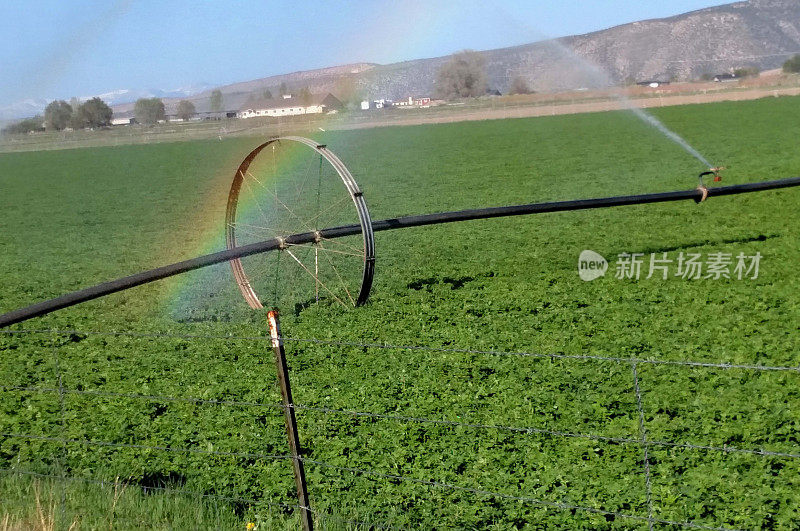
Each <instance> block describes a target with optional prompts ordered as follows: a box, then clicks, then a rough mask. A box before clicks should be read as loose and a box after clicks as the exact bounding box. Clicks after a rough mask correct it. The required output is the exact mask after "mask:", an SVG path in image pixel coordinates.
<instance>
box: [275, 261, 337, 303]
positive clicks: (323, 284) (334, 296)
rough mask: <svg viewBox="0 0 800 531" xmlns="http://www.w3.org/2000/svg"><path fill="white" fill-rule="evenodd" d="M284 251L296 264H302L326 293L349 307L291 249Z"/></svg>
mask: <svg viewBox="0 0 800 531" xmlns="http://www.w3.org/2000/svg"><path fill="white" fill-rule="evenodd" d="M284 250H285V251H286V252H287V253H289V256H291V257H292V258H294V260H295V262H297V263H298V264H300V267H302V268H303V269H304V270H305V272H306V273H308V274H309V275H311V276H312V277H313V278H314V280H316V281H317V282H319V285H320V286H322V287H323V288H324V289H325V291H327V292H328V293H330V294H331V297H333V298H334V299H336V300H337V301H339V303H340V304H342V305H343V306H347V305H346V304H345V303H344V302H342V299H340V298H339V297H337V296H336V294H335V293H334V292H332V291H331V290H330V288H328V286H326V285H325V283H324V282H322V281H321V280H320V279H319V277H317V276H316V275H314V273H312V272H311V270H310V269H308V268H307V267H306V265H305V264H304V263H303V262H301V261H300V259H299V258H297V257H296V256H295V255H294V253H293V252H292V251H290V250H289V249H284Z"/></svg>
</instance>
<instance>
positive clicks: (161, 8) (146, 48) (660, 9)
mask: <svg viewBox="0 0 800 531" xmlns="http://www.w3.org/2000/svg"><path fill="white" fill-rule="evenodd" d="M721 3H724V2H720V1H703V0H672V1H670V2H651V1H644V2H643V1H641V0H584V1H573V0H562V1H558V2H553V1H531V0H528V1H525V0H509V1H497V2H485V1H480V2H479V1H473V0H463V1H459V2H439V1H436V0H427V1H424V2H423V1H420V0H407V1H402V2H388V1H378V0H375V1H350V2H346V1H341V2H335V1H328V2H325V1H294V2H288V1H255V0H251V1H247V0H240V1H236V0H231V1H219V2H212V1H205V2H204V1H202V0H194V1H186V0H171V1H163V0H158V1H152V0H138V1H137V0H116V1H91V0H83V1H82V0H76V1H74V2H64V1H63V0H39V1H37V0H31V1H26V2H23V1H15V0H12V1H9V2H3V3H2V5H0V72H2V82H0V107H2V106H4V105H8V104H11V103H13V102H16V101H19V100H22V99H25V98H46V99H53V98H65V99H68V98H69V97H71V96H79V97H84V96H91V95H95V94H102V93H104V92H109V91H112V90H115V89H123V88H129V89H139V90H143V89H151V88H158V89H165V90H172V89H177V88H181V87H186V86H194V85H198V84H201V83H207V84H213V85H220V84H225V83H231V82H236V81H245V80H248V79H255V78H259V77H266V76H269V75H273V74H280V73H286V72H293V71H296V70H307V69H313V68H319V67H324V66H333V65H337V64H345V63H353V62H360V61H366V62H376V63H391V62H396V61H402V60H407V59H415V58H420V57H434V56H439V55H446V54H449V53H452V52H454V51H457V50H460V49H463V48H472V49H477V50H482V49H491V48H498V47H504V46H513V45H516V44H523V43H527V42H532V41H536V40H540V39H542V38H546V37H558V36H563V35H569V34H574V33H585V32H589V31H594V30H599V29H603V28H606V27H610V26H614V25H617V24H623V23H626V22H632V21H635V20H640V19H644V18H655V17H664V16H670V15H675V14H678V13H682V12H685V11H691V10H694V9H700V8H703V7H708V6H712V5H719V4H721Z"/></svg>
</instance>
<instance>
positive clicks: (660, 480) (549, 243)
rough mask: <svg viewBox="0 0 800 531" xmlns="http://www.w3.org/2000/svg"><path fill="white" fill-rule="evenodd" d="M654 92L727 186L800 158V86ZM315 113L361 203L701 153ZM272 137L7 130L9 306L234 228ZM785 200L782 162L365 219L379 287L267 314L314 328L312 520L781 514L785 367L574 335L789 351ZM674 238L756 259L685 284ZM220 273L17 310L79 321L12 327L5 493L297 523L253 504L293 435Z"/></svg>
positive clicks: (603, 124)
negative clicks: (244, 190) (62, 305)
mask: <svg viewBox="0 0 800 531" xmlns="http://www.w3.org/2000/svg"><path fill="white" fill-rule="evenodd" d="M653 112H654V114H656V115H657V116H658V117H659V118H660V119H661V120H662V121H663V122H664V123H665V124H666V125H667V126H668V127H670V128H671V129H673V130H675V131H676V132H678V133H679V134H680V135H681V136H683V137H684V138H686V139H687V140H688V141H689V142H690V143H691V144H692V145H693V146H694V147H695V148H697V149H698V150H699V151H700V152H702V153H703V154H705V155H706V156H707V157H708V158H710V159H711V160H712V162H714V163H715V164H721V165H727V166H729V169H728V170H726V171H725V172H724V181H723V182H722V183H720V184H723V185H724V184H735V183H743V182H750V181H758V180H767V179H773V178H781V177H790V176H796V175H798V174H800V152H798V149H797V138H798V125H797V124H798V123H800V99H798V98H771V99H765V100H758V101H752V102H744V103H718V104H711V105H695V106H685V107H672V108H663V109H658V110H657V111H653ZM313 137H314V138H315V139H317V140H319V141H320V142H323V143H325V144H327V145H328V147H329V148H330V149H331V150H332V151H333V152H335V153H336V154H337V155H338V156H339V157H340V158H341V159H342V160H343V161H344V162H345V163H346V164H347V165H348V167H349V168H350V169H351V171H352V173H353V174H354V176H355V178H356V179H357V181H358V182H359V184H360V185H361V187H362V189H363V190H364V193H365V197H366V199H367V201H368V204H369V206H370V210H371V213H372V217H373V219H382V218H385V217H394V216H401V215H407V214H419V213H428V212H435V211H444V210H455V209H462V208H471V207H482V206H495V205H509V204H519V203H528V202H537V201H549V200H561V199H574V198H588V197H598V196H610V195H623V194H635V193H645V192H657V191H668V190H677V189H690V188H693V187H695V186H696V184H697V181H696V175H697V173H699V172H700V171H702V170H703V169H704V168H703V167H702V165H700V164H699V163H698V162H697V161H696V160H695V159H693V158H691V157H690V156H688V155H687V154H686V153H685V152H684V151H683V150H682V149H681V148H680V147H678V146H677V145H675V144H674V143H672V142H671V141H669V140H667V139H666V138H664V137H663V136H662V135H661V134H660V133H658V132H657V131H655V130H653V129H651V128H649V127H648V126H646V125H644V124H643V123H641V122H640V121H638V120H637V119H636V118H635V117H634V116H632V115H630V114H629V113H624V112H611V113H597V114H585V115H572V116H559V117H546V118H534V119H519V120H497V121H483V122H465V123H457V124H440V125H424V126H415V127H394V128H376V129H370V130H362V131H346V132H343V131H337V132H321V131H317V132H316V133H314V134H313ZM259 140H260V139H258V138H244V139H229V140H219V139H216V138H215V139H213V140H207V141H195V142H185V143H173V144H154V145H137V146H118V147H107V148H92V149H74V150H63V151H47V152H32V153H14V154H2V155H0V190H1V192H0V213H1V214H0V229H1V230H0V250H1V252H0V279H2V282H0V311H3V312H5V311H9V310H12V309H15V308H17V307H20V306H23V305H26V304H29V303H32V302H35V301H38V300H41V299H45V298H48V297H53V296H56V295H59V294H62V293H65V292H68V291H72V290H75V289H79V288H81V287H85V286H88V285H92V284H95V283H98V282H101V281H105V280H110V279H113V278H117V277H120V276H123V275H127V274H131V273H135V272H138V271H141V270H144V269H148V268H151V267H156V266H159V265H163V264H166V263H170V262H172V261H176V260H179V259H184V258H191V257H193V256H196V255H197V254H200V253H202V252H210V251H213V250H219V249H221V248H222V247H223V242H224V240H223V239H222V230H223V220H224V212H225V201H226V197H227V192H228V188H229V186H230V179H231V177H232V176H233V172H234V170H235V168H236V166H237V165H238V162H239V161H240V160H241V159H242V158H243V156H244V155H245V154H246V153H247V152H248V151H249V150H250V149H252V148H253V147H254V146H255V145H257V143H258V142H259ZM799 199H800V190H796V189H789V190H782V191H775V192H765V193H758V194H748V195H741V196H734V197H726V198H712V199H711V200H709V201H707V202H705V203H703V204H699V205H697V204H695V203H693V202H691V201H687V202H681V203H668V204H656V205H642V206H634V207H623V208H614V209H602V210H594V211H581V212H567V213H558V214H546V215H537V216H529V217H517V218H507V219H493V220H486V221H473V222H465V223H458V224H451V225H443V226H434V227H427V228H417V229H408V230H403V231H389V232H383V233H378V234H377V235H376V243H377V256H378V258H377V271H376V281H375V285H374V287H373V291H372V296H371V299H370V302H369V303H368V304H367V305H366V306H364V307H362V308H358V309H349V310H345V309H343V308H341V307H340V306H338V305H336V304H328V303H319V304H311V305H308V306H298V307H290V308H284V309H282V328H283V333H284V335H285V336H288V337H291V338H301V339H317V340H321V341H322V342H309V341H287V351H288V354H289V363H290V366H291V370H292V383H293V386H294V395H295V402H296V403H297V404H300V405H303V406H306V408H301V409H298V410H297V415H298V421H299V424H300V434H301V442H302V444H303V446H304V448H305V452H306V458H307V459H308V462H307V465H306V466H307V468H308V476H309V489H310V493H311V503H312V507H313V508H314V509H315V511H317V512H318V513H319V514H318V515H317V516H316V518H317V522H318V523H319V524H320V525H322V526H331V527H336V526H340V527H348V526H355V525H356V524H347V523H342V522H341V520H346V521H366V522H375V523H379V524H384V525H396V526H400V527H422V528H445V527H454V528H497V529H508V528H514V527H517V528H553V527H562V528H612V527H613V528H626V529H627V528H630V529H638V528H645V527H647V526H648V521H647V518H648V517H649V516H650V515H651V514H652V518H653V519H655V520H656V525H657V526H659V525H660V526H666V527H670V526H674V525H676V524H664V523H663V522H662V523H660V524H659V523H658V522H659V521H668V522H674V523H677V524H681V523H692V524H697V525H703V526H711V527H730V528H754V527H775V528H791V527H797V526H800V512H798V509H797V507H798V501H800V494H798V493H799V492H800V479H798V478H800V475H799V474H798V472H800V457H797V454H800V442H798V435H799V434H800V425H798V420H797V418H798V407H799V406H800V391H799V389H800V386H799V385H798V384H800V374H798V371H793V370H775V371H759V370H750V369H724V368H718V367H705V366H694V367H688V366H685V365H669V364H653V363H637V364H636V366H635V369H636V378H634V372H633V364H631V363H628V362H625V361H619V360H618V361H609V360H602V359H593V358H590V359H583V358H581V356H589V357H591V356H597V357H608V358H621V359H623V360H624V359H638V360H667V361H697V362H708V363H711V364H716V363H731V364H744V365H761V366H776V367H796V366H798V361H799V360H798V356H799V355H800V349H799V348H798V347H800V325H799V324H798V323H800V282H799V281H798V267H800V230H798V228H797V227H798V220H800V201H798V200H799ZM585 249H590V250H593V251H595V252H597V253H599V254H601V255H603V256H605V257H606V258H607V259H608V260H609V262H610V269H609V271H608V272H607V274H606V275H605V276H604V277H602V278H599V279H597V280H594V281H592V282H584V281H582V280H581V279H580V277H579V276H578V269H577V262H578V255H579V254H580V252H581V251H583V250H585ZM664 252H666V253H667V254H668V257H669V258H671V259H675V260H677V258H678V255H679V254H680V253H681V252H683V253H701V254H702V255H703V256H707V255H708V254H709V253H731V254H732V255H733V256H736V255H738V254H739V253H744V254H745V255H748V256H751V255H755V254H756V253H760V255H761V256H762V258H761V261H760V269H759V275H758V278H756V279H753V278H745V279H742V280H739V279H737V278H735V276H734V278H731V279H725V278H720V279H713V278H709V279H700V280H688V279H683V278H681V277H679V276H675V275H674V273H675V269H674V267H675V266H674V264H673V269H672V270H671V274H670V275H669V277H668V278H667V279H666V280H665V279H663V278H661V276H660V275H658V274H657V275H654V276H653V277H652V278H649V279H648V278H645V277H646V276H647V267H648V263H647V261H648V260H649V258H650V254H651V253H658V256H661V255H662V254H661V253H664ZM621 253H643V254H644V257H645V264H644V266H643V274H642V276H641V278H639V279H638V280H636V279H628V278H625V279H619V278H616V276H615V262H616V259H617V256H618V255H619V254H621ZM229 271H230V269H229V268H228V266H227V265H221V266H216V267H214V268H211V270H209V271H205V272H193V273H189V274H187V275H185V276H184V277H183V278H177V279H168V280H164V281H159V282H157V283H154V284H151V285H147V286H143V287H139V288H135V289H132V290H129V291H127V292H124V293H119V294H115V295H112V296H109V297H106V298H104V299H101V300H97V301H94V302H90V303H86V304H83V305H81V306H78V307H75V308H71V309H66V310H63V311H60V312H57V313H55V314H52V315H49V316H46V317H42V318H38V319H35V320H33V321H30V322H27V323H25V324H24V325H17V326H14V327H12V330H20V329H38V330H53V329H55V330H77V331H78V332H80V333H64V334H51V333H37V334H2V337H0V341H1V342H2V343H0V356H2V363H1V364H0V377H1V378H2V382H0V383H1V384H2V385H3V389H2V392H1V393H2V394H0V433H3V434H4V436H3V437H0V466H1V467H2V468H3V469H6V472H5V476H6V478H5V479H4V480H3V481H4V483H0V485H4V487H3V493H2V494H0V498H1V499H3V500H5V501H0V503H3V504H4V505H2V508H3V509H2V510H3V511H5V513H7V514H10V515H12V516H13V517H14V518H18V519H23V520H24V519H25V518H27V516H26V515H28V514H34V513H32V512H31V511H32V509H31V508H32V507H34V506H35V499H34V498H35V496H34V492H35V489H36V488H39V489H41V491H42V493H43V494H42V496H41V497H42V498H45V493H46V492H49V491H48V489H51V490H52V489H55V491H54V492H55V493H56V495H55V498H56V499H58V497H59V496H62V495H63V498H64V499H65V500H66V503H65V508H64V509H63V510H62V512H61V513H58V514H60V517H61V518H62V519H63V520H64V521H66V522H67V523H68V524H69V523H71V522H72V521H74V520H76V519H77V521H79V522H83V525H84V527H87V528H91V527H94V526H96V525H100V524H98V523H97V522H100V523H102V524H103V525H106V524H107V523H108V520H109V518H112V517H113V516H114V515H116V517H117V519H116V520H115V521H114V525H115V526H119V527H125V526H126V525H128V526H130V527H135V526H137V525H154V526H159V525H160V526H172V527H187V528H192V527H196V526H198V525H199V526H200V527H205V526H218V527H230V526H237V525H241V526H242V527H244V526H245V524H246V523H247V522H249V521H253V522H255V521H257V520H258V521H261V522H262V526H263V528H272V527H276V526H281V525H285V526H287V527H290V528H291V527H293V526H295V525H297V520H296V512H294V513H293V512H292V510H291V509H286V508H281V507H276V506H271V505H269V504H268V503H267V502H283V503H287V504H294V503H295V500H296V498H294V484H293V480H292V476H291V465H290V463H289V462H288V461H287V460H285V459H270V458H267V457H265V456H268V455H284V454H286V453H287V448H286V442H285V436H284V432H283V419H282V416H281V410H280V409H277V408H274V407H270V406H269V405H272V404H275V403H277V402H278V401H279V395H278V393H277V390H276V385H275V371H274V364H273V359H272V353H271V351H270V349H269V345H268V343H267V342H266V341H265V340H264V339H263V337H265V335H266V325H265V316H264V315H263V313H261V312H254V311H252V310H250V309H249V308H248V307H247V306H246V305H245V304H244V302H243V301H242V300H241V296H240V295H239V293H238V291H237V290H236V287H235V285H234V283H233V280H232V277H231V274H230V272H229ZM109 332H124V333H132V334H133V335H110V334H109ZM136 334H141V335H136ZM146 334H150V335H146ZM160 334H164V335H171V336H170V337H162V336H161V335H160ZM187 335H189V336H191V335H196V336H203V337H179V336H187ZM208 336H220V337H208ZM224 336H234V337H236V338H238V339H227V338H226V337H224ZM348 343H350V344H348ZM352 343H356V344H370V345H373V344H387V345H406V346H425V347H435V348H438V350H437V349H433V350H431V349H406V348H391V349H383V348H375V347H369V346H361V345H353V344H352ZM478 351H479V352H478ZM501 353H517V354H512V355H508V354H501ZM520 353H522V354H536V355H538V354H545V355H554V356H544V357H540V356H535V355H519V354H520ZM564 356H566V357H564ZM59 374H60V375H61V377H62V382H61V383H62V386H63V390H64V392H63V393H58V392H57V391H56V392H35V391H32V390H31V388H40V389H51V390H53V389H56V390H57V389H58V385H59V382H58V375H59ZM636 383H638V387H639V393H638V400H637V392H636V385H635V384H636ZM123 395H124V396H123ZM146 397H151V398H146ZM153 397H161V398H153ZM164 397H174V398H181V400H167V399H165V398H164ZM215 401H223V402H226V403H222V404H221V403H218V402H215ZM227 402H247V403H248V404H229V403H227ZM257 404H262V405H257ZM264 404H266V405H264ZM639 405H641V415H640V411H639V409H640V406H639ZM314 408H316V409H314ZM331 410H337V411H331ZM338 411H358V412H369V413H377V414H381V415H385V417H373V416H355V415H352V414H347V413H341V412H338ZM397 417H404V418H402V419H400V418H397ZM407 417H413V418H415V419H429V420H442V421H450V422H453V423H455V424H448V423H432V422H420V421H417V420H409V419H408V418H407ZM487 426H495V427H487ZM497 426H499V427H497ZM642 427H644V430H642ZM520 428H526V429H520ZM12 435H25V436H26V437H17V436H12ZM34 436H35V437H39V438H33V437H34ZM643 438H644V439H645V440H647V441H656V442H659V443H677V444H678V446H675V445H670V444H655V445H652V444H650V445H647V446H646V447H647V450H648V451H647V465H648V466H649V474H646V472H645V453H644V446H643V445H642V444H639V443H638V442H639V441H641V440H642V439H643ZM54 439H56V440H54ZM61 439H67V440H69V441H73V442H69V443H64V442H63V441H62V440H61ZM86 441H91V442H94V443H96V442H102V443H110V444H109V445H97V444H87V443H86ZM687 445H694V446H702V447H705V448H690V447H687ZM139 446H152V447H164V448H172V449H194V450H199V451H192V452H184V451H168V450H157V449H145V448H140V447H139ZM708 447H713V448H708ZM723 447H735V448H737V449H741V450H753V451H754V452H750V453H748V452H736V451H734V452H725V451H720V450H719V448H723ZM761 450H765V451H767V452H775V453H780V454H782V455H764V453H758V452H761ZM225 453H231V454H236V455H224V454H225ZM245 454H246V455H245ZM320 463H324V464H320ZM337 467H339V468H337ZM8 469H17V470H26V471H29V472H37V473H40V474H43V475H47V476H57V477H61V476H69V477H71V478H73V479H72V480H70V481H68V482H60V481H58V480H53V479H52V478H50V479H39V480H35V479H32V478H31V476H29V475H14V474H10V473H9V472H8V471H7V470H8ZM353 469H357V471H356V470H353ZM75 478H83V479H87V480H95V479H106V480H109V479H110V480H115V479H117V480H118V481H117V482H124V483H126V484H127V485H128V486H127V487H126V488H127V490H126V491H125V494H124V496H123V497H122V498H120V499H121V500H122V501H120V502H119V504H118V506H116V507H113V508H112V501H113V499H114V492H113V489H112V488H109V487H103V486H95V487H92V485H94V484H92V483H82V482H81V480H80V479H75ZM37 481H38V482H37ZM648 483H649V486H648ZM138 485H146V486H156V487H166V488H169V489H174V490H180V491H187V492H193V493H200V494H206V495H209V497H207V498H202V499H200V501H198V499H197V498H196V497H194V498H192V497H188V498H186V499H184V498H181V497H180V496H181V495H180V494H175V493H169V492H167V493H164V494H158V492H161V491H156V492H157V493H156V494H147V495H143V494H142V491H141V489H139V487H137V486H138ZM92 488H94V489H95V490H93V491H91V493H89V494H87V493H86V489H92ZM82 489H83V490H82ZM103 489H105V490H103ZM137 489H138V490H137ZM148 492H151V493H152V492H153V491H152V490H150V491H148ZM487 492H490V493H495V494H487ZM497 493H499V494H501V495H502V496H499V495H498V494H497ZM176 496H177V497H178V498H179V500H178V501H174V500H175V498H176ZM187 496H188V495H187ZM211 496H217V497H216V498H215V497H211ZM226 498H231V499H233V498H236V499H238V501H237V500H228V501H226ZM80 500H98V501H97V502H96V503H93V504H92V503H82V502H80ZM56 505H59V504H56ZM155 506H157V507H159V510H158V511H155V510H153V507H155ZM59 507H60V505H59ZM165 507H166V509H165ZM57 512H58V511H57ZM325 515H330V517H328V518H326V516H325ZM126 519H127V520H126ZM126 522H128V523H126Z"/></svg>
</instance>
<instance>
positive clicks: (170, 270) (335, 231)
mask: <svg viewBox="0 0 800 531" xmlns="http://www.w3.org/2000/svg"><path fill="white" fill-rule="evenodd" d="M795 186H800V177H792V178H786V179H778V180H773V181H763V182H755V183H748V184H737V185H731V186H720V187H716V188H705V187H698V188H696V189H692V190H682V191H674V192H663V193H654V194H642V195H627V196H613V197H602V198H594V199H579V200H572V201H557V202H548V203H531V204H525V205H514V206H504V207H491V208H478V209H471V210H459V211H452V212H439V213H435V214H423V215H417V216H405V217H400V218H390V219H383V220H378V221H373V222H372V230H373V231H376V232H377V231H386V230H394V229H404V228H411V227H421V226H424V225H438V224H442V223H453V222H457V221H469V220H476V219H489V218H499V217H508V216H523V215H529V214H544V213H548V212H567V211H572V210H589V209H596V208H608V207H618V206H627V205H641V204H646V203H664V202H672V201H684V200H693V201H695V202H698V203H699V202H702V201H705V200H706V199H707V198H709V197H717V196H726V195H737V194H745V193H750V192H761V191H766V190H777V189H781V188H790V187H795ZM361 231H362V226H361V225H360V224H353V225H343V226H338V227H331V228H326V229H321V230H319V231H315V232H302V233H297V234H292V235H290V236H286V237H285V238H272V239H268V240H265V241H262V242H258V243H253V244H250V245H244V246H240V247H233V248H230V249H227V250H225V251H220V252H216V253H212V254H207V255H204V256H199V257H197V258H192V259H190V260H184V261H182V262H177V263H174V264H169V265H166V266H162V267H158V268H156V269H151V270H149V271H143V272H141V273H137V274H135V275H131V276H127V277H123V278H119V279H116V280H112V281H110V282H104V283H102V284H98V285H96V286H92V287H89V288H85V289H81V290H78V291H75V292H72V293H68V294H66V295H62V296H60V297H56V298H54V299H49V300H45V301H42V302H38V303H36V304H33V305H31V306H27V307H25V308H20V309H17V310H14V311H11V312H8V313H6V314H2V315H0V327H6V326H9V325H12V324H15V323H20V322H23V321H26V320H28V319H31V318H34V317H38V316H41V315H45V314H48V313H51V312H54V311H56V310H60V309H63V308H67V307H70V306H74V305H76V304H80V303H82V302H86V301H90V300H93V299H97V298H99V297H103V296H105V295H109V294H111V293H116V292H118V291H123V290H126V289H129V288H133V287H135V286H140V285H142V284H147V283H149V282H153V281H156V280H160V279H163V278H167V277H171V276H174V275H179V274H181V273H185V272H187V271H192V270H195V269H200V268H203V267H207V266H210V265H214V264H219V263H222V262H229V261H233V260H236V259H238V258H242V257H245V256H251V255H254V254H259V253H264V252H267V251H274V250H279V249H283V248H285V247H286V246H287V245H302V244H313V243H314V242H316V241H319V238H320V237H322V238H325V239H333V238H341V237H345V236H352V235H356V234H359V233H361Z"/></svg>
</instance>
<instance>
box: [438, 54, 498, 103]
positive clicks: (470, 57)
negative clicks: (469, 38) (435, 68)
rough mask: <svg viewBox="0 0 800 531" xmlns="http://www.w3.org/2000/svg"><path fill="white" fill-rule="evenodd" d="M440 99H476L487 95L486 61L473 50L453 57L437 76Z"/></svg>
mask: <svg viewBox="0 0 800 531" xmlns="http://www.w3.org/2000/svg"><path fill="white" fill-rule="evenodd" d="M436 93H437V95H438V96H439V97H440V98H445V99H447V98H475V97H478V96H482V95H483V94H485V93H486V60H485V59H484V58H483V56H482V55H481V54H479V53H478V52H475V51H472V50H463V51H461V52H458V53H455V54H453V55H452V57H451V58H450V60H449V61H447V62H446V63H445V64H443V65H442V67H441V68H440V69H439V72H438V74H437V75H436Z"/></svg>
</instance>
